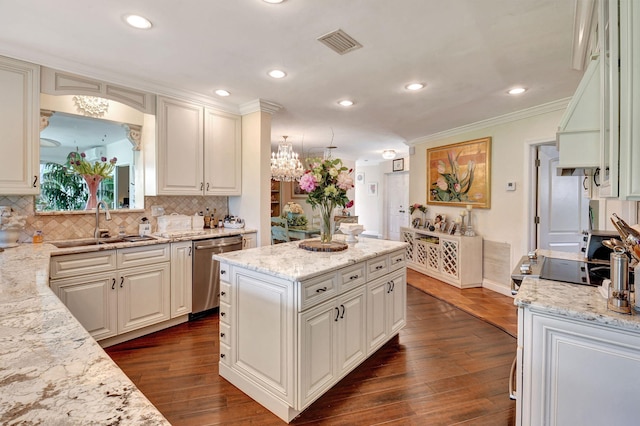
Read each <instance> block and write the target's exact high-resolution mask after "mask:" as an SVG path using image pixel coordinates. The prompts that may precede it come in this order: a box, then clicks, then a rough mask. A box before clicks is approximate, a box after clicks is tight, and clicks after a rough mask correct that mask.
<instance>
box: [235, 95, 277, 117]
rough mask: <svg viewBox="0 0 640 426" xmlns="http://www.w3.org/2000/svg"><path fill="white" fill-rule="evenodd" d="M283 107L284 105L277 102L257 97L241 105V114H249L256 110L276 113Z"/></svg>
mask: <svg viewBox="0 0 640 426" xmlns="http://www.w3.org/2000/svg"><path fill="white" fill-rule="evenodd" d="M281 109H282V105H278V104H277V103H275V102H270V101H265V100H264V99H255V100H253V101H249V102H246V103H244V104H241V105H240V108H239V110H240V115H247V114H251V113H254V112H258V111H262V112H267V113H269V114H275V113H276V112H278V111H280V110H281Z"/></svg>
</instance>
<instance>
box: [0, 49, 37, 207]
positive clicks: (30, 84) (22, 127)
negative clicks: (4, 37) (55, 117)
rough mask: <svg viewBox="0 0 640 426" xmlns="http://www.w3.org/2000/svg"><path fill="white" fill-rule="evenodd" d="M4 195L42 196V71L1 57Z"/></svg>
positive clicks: (0, 181)
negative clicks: (40, 168)
mask: <svg viewBox="0 0 640 426" xmlns="http://www.w3.org/2000/svg"><path fill="white" fill-rule="evenodd" d="M0 93H2V102H1V103H0V150H1V151H2V152H3V153H4V155H2V156H0V194H3V195H14V194H20V195H22V194H38V192H39V191H40V183H39V182H38V176H39V155H40V151H39V142H38V141H39V134H40V132H39V129H38V123H39V117H40V106H39V96H40V67H39V66H37V65H34V64H29V63H26V62H22V61H17V60H14V59H9V58H5V57H0Z"/></svg>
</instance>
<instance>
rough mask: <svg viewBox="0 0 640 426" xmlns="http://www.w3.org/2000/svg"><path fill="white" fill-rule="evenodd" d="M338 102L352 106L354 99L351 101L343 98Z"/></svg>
mask: <svg viewBox="0 0 640 426" xmlns="http://www.w3.org/2000/svg"><path fill="white" fill-rule="evenodd" d="M338 104H340V105H342V106H343V107H350V106H351V105H353V101H350V100H349V99H343V100H341V101H339V102H338Z"/></svg>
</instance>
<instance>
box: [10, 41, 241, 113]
mask: <svg viewBox="0 0 640 426" xmlns="http://www.w3.org/2000/svg"><path fill="white" fill-rule="evenodd" d="M0 55H3V56H7V57H9V58H13V59H18V60H21V61H26V62H31V63H33V64H36V65H40V66H41V67H47V68H52V69H53V70H58V71H63V72H67V73H70V74H75V75H78V76H82V77H87V78H91V79H96V80H101V81H103V82H106V83H111V84H115V85H119V86H123V87H125V88H130V89H134V90H136V91H146V92H148V93H151V94H154V95H160V96H166V97H171V98H176V99H180V100H184V101H190V102H199V103H201V104H203V105H204V106H208V107H212V108H215V109H217V110H220V111H224V112H228V113H231V114H240V109H239V107H238V105H234V104H229V103H225V102H220V101H219V100H218V99H215V98H213V97H212V96H207V95H204V94H202V93H199V92H194V91H191V90H187V89H179V88H175V87H169V86H167V85H166V84H164V83H161V82H158V81H154V80H152V79H148V78H145V79H140V78H136V77H132V76H128V75H124V74H122V73H120V72H112V71H105V70H103V69H99V68H95V67H92V66H90V65H87V64H85V63H79V62H75V61H69V60H65V59H61V58H58V57H55V56H52V55H49V54H46V53H34V52H28V51H22V50H19V49H13V48H11V47H7V46H2V47H0Z"/></svg>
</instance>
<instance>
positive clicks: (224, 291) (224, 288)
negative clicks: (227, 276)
mask: <svg viewBox="0 0 640 426" xmlns="http://www.w3.org/2000/svg"><path fill="white" fill-rule="evenodd" d="M220 301H221V302H225V303H231V285H230V284H229V283H228V282H225V281H220Z"/></svg>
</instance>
